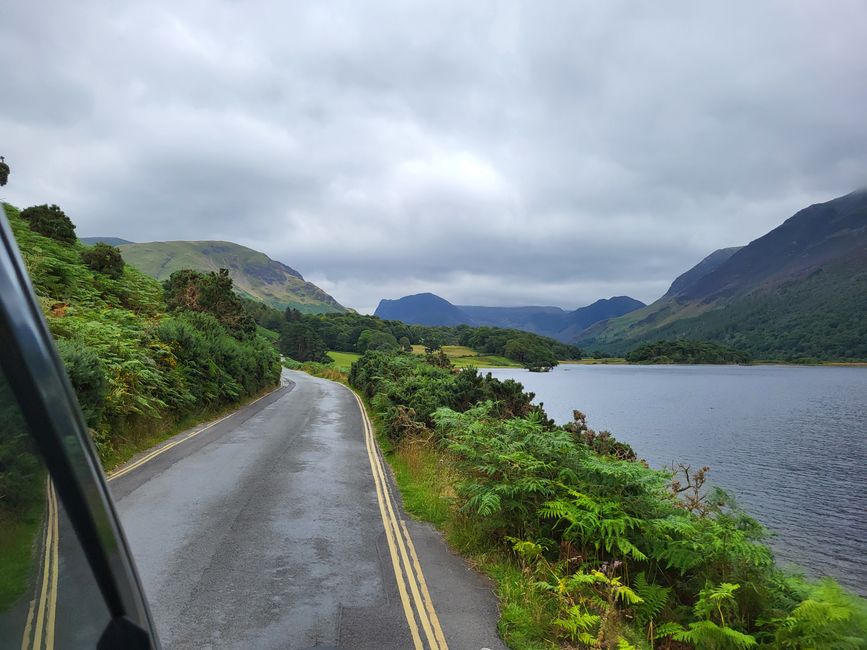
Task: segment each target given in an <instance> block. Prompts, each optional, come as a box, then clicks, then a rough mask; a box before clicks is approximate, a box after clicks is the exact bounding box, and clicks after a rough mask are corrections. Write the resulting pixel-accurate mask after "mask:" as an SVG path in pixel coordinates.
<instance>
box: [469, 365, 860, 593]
mask: <svg viewBox="0 0 867 650" xmlns="http://www.w3.org/2000/svg"><path fill="white" fill-rule="evenodd" d="M484 372H491V373H492V374H493V375H494V376H495V377H498V378H500V379H506V378H513V379H516V380H518V381H520V382H521V383H522V384H524V387H525V388H526V389H527V390H529V391H532V392H534V393H536V402H537V403H538V402H543V403H544V406H545V410H546V411H547V413H548V415H549V417H552V418H554V419H555V420H556V421H557V422H558V423H565V422H568V421H571V419H572V410H573V409H579V410H581V411H583V412H584V413H586V414H587V415H588V424H589V425H590V427H592V428H593V429H596V430H597V431H601V430H608V431H611V433H613V434H614V436H615V437H616V438H617V439H618V440H621V441H623V442H628V443H629V444H630V445H632V447H633V448H634V449H635V451H636V453H638V455H639V456H640V457H642V458H645V459H646V460H647V461H648V462H649V463H650V464H651V465H652V466H654V467H665V466H670V465H671V464H672V462H683V463H688V464H691V465H692V466H693V468H698V467H701V466H702V465H708V466H710V468H711V471H710V474H709V479H710V480H711V481H712V482H713V483H714V484H715V485H719V486H720V487H722V488H724V489H726V490H728V491H729V492H731V493H732V494H734V495H735V497H736V498H737V500H738V503H739V504H740V505H741V506H742V507H743V508H744V509H745V510H746V511H747V512H748V513H749V514H751V515H753V516H754V517H756V518H757V519H758V520H759V521H761V522H762V523H763V524H764V525H765V526H766V527H767V528H769V529H770V530H771V531H772V532H774V533H776V534H777V537H775V538H774V539H772V540H771V546H772V547H773V548H774V551H775V554H776V557H777V560H778V561H779V562H780V563H781V564H783V565H786V564H791V563H793V564H796V565H798V566H800V567H802V568H803V569H804V571H805V572H806V573H807V574H808V575H811V576H814V577H820V576H824V575H830V576H833V577H835V578H837V579H838V580H839V581H840V582H841V583H842V584H845V585H847V586H848V587H850V588H852V589H853V590H855V591H857V592H859V593H861V594H862V595H867V368H861V367H858V368H850V367H827V366H825V367H821V366H820V367H797V366H770V365H768V366H631V365H595V366H590V365H586V366H585V365H561V366H559V367H557V368H555V369H554V370H553V371H552V372H550V373H530V372H527V371H525V370H515V369H512V368H508V369H507V368H498V369H486V370H485V371H484Z"/></svg>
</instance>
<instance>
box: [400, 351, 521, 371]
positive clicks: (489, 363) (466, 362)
mask: <svg viewBox="0 0 867 650" xmlns="http://www.w3.org/2000/svg"><path fill="white" fill-rule="evenodd" d="M442 350H443V352H445V354H446V356H447V357H448V358H449V361H451V362H452V364H453V365H454V366H455V368H468V367H470V366H473V367H474V368H521V367H522V366H521V364H520V363H517V362H516V361H512V360H511V359H507V358H506V357H500V356H497V355H495V354H479V353H478V352H476V351H475V350H473V349H472V348H468V347H467V346H465V345H444V346H443V347H442ZM412 353H413V354H419V355H421V354H424V346H423V345H414V346H412Z"/></svg>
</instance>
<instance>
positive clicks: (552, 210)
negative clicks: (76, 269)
mask: <svg viewBox="0 0 867 650" xmlns="http://www.w3.org/2000/svg"><path fill="white" fill-rule="evenodd" d="M127 4H128V3H114V2H108V1H107V0H82V1H81V2H76V3H64V2H41V1H40V0H34V1H33V2H30V3H17V4H12V5H11V6H9V7H4V8H3V9H2V10H0V39H2V42H3V43H4V59H5V64H4V65H3V66H2V67H0V153H2V154H4V155H6V157H7V159H8V161H9V162H10V163H11V165H12V167H13V175H12V176H11V177H10V185H8V186H7V187H6V188H4V193H3V198H4V199H5V200H8V201H10V202H12V203H15V204H19V205H22V206H25V205H31V204H34V203H45V202H55V203H58V204H60V205H61V206H62V207H63V208H64V209H65V210H66V211H67V213H68V214H69V215H70V216H71V217H72V219H73V221H75V222H76V223H77V224H78V232H79V233H80V234H82V235H114V236H120V237H125V238H127V239H132V240H135V241H150V240H170V239H226V240H232V241H237V242H239V243H242V244H245V245H248V246H251V247H253V248H256V249H259V250H263V251H265V252H266V253H268V254H269V255H271V257H274V258H275V259H279V260H281V261H284V262H286V263H288V264H290V265H291V266H293V267H295V268H297V269H299V270H300V271H301V272H302V273H304V275H305V277H307V278H308V279H310V280H312V281H314V282H316V283H317V284H319V285H320V286H322V287H323V288H324V289H326V290H327V291H329V292H331V293H332V294H333V295H334V296H335V297H336V298H337V299H338V300H340V301H341V302H342V303H344V304H346V305H349V306H353V307H356V308H358V309H360V310H362V311H369V310H372V309H373V308H374V307H375V306H376V303H377V301H378V300H379V299H380V298H383V297H387V298H396V297H399V296H401V295H405V294H408V293H414V292H418V291H425V290H429V291H434V292H436V293H438V294H440V295H443V296H444V297H446V298H448V299H449V300H452V301H453V302H456V303H459V304H468V303H475V304H491V305H493V304H503V305H517V304H556V305H560V306H563V307H568V308H574V307H578V306H581V305H583V304H587V303H589V302H592V301H593V300H595V299H597V298H600V297H608V296H611V295H615V294H628V295H632V296H634V297H636V298H639V299H642V300H645V301H649V300H653V299H655V298H656V297H658V296H659V295H661V294H662V293H663V292H664V291H665V289H666V288H667V286H668V284H669V283H670V282H671V280H672V279H673V278H674V277H675V276H676V275H678V274H679V273H681V272H682V271H684V270H685V269H687V268H689V267H690V266H692V265H693V264H695V263H696V262H697V261H698V260H699V259H701V258H702V257H703V256H704V255H706V254H708V253H709V252H711V251H712V250H714V249H716V248H721V247H724V246H732V245H737V244H743V243H746V242H748V241H750V240H751V239H754V238H755V237H757V236H760V235H762V234H764V233H765V232H767V231H768V230H769V229H771V228H773V227H774V226H776V225H778V224H779V223H781V222H782V221H783V220H784V219H785V218H787V217H788V216H790V215H791V214H792V213H793V212H795V211H796V210H797V209H799V208H801V207H804V206H806V205H808V204H810V203H814V202H817V201H823V200H828V199H830V198H833V197H834V196H837V195H840V194H844V193H846V192H848V191H850V190H852V189H855V188H856V187H861V186H863V185H865V183H867V173H865V170H867V120H865V119H864V107H865V106H867V83H864V80H865V79H867V41H865V40H864V38H863V35H864V34H865V33H867V6H865V5H864V4H863V3H862V2H859V1H858V0H842V1H841V2H836V3H834V4H833V5H828V4H827V3H821V2H817V1H808V2H799V3H795V4H793V3H788V2H761V3H746V2H743V3H719V2H690V3H675V2H670V3H669V2H661V3H632V2H612V1H610V0H606V1H604V2H603V1H601V0H600V1H598V2H590V3H573V2H565V1H564V2H547V3H531V2H480V3H464V2H460V3H458V2H454V3H451V2H437V3H416V2H400V3H397V2H393V3H381V2H364V3H357V2H316V3H286V2H276V1H274V2H237V1H224V2H213V1H212V0H209V1H208V2H204V1H200V2H195V1H194V2H188V3H175V2H166V1H164V0H155V1H154V2H149V3H140V4H139V5H138V6H134V5H130V6H127Z"/></svg>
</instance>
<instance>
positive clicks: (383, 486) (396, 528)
mask: <svg viewBox="0 0 867 650" xmlns="http://www.w3.org/2000/svg"><path fill="white" fill-rule="evenodd" d="M352 395H353V396H354V397H355V401H356V402H358V408H359V409H360V410H361V417H362V419H363V421H364V443H365V446H366V447H367V456H368V459H369V460H370V469H371V471H372V472H373V482H374V483H375V485H376V500H377V502H378V503H379V514H380V515H381V517H382V525H383V527H384V528H385V538H386V540H387V541H388V550H389V554H390V555H391V565H392V567H393V568H394V576H395V578H396V579H397V590H398V593H399V594H400V601H401V604H402V605H403V613H404V615H405V616H406V622H407V623H408V624H409V631H410V635H411V636H412V641H413V646H414V648H415V650H424V648H425V647H427V648H429V649H430V650H448V645H447V644H446V639H445V635H444V634H443V630H442V627H441V626H440V621H439V618H437V613H436V609H435V608H434V604H433V600H431V597H430V592H429V591H428V588H427V583H426V582H425V579H424V573H422V570H421V565H420V564H419V561H418V555H417V554H416V552H415V546H414V545H413V543H412V537H410V535H409V530H407V527H406V522H405V521H404V520H403V519H398V517H397V515H396V511H397V509H396V508H395V506H394V500H393V498H392V495H391V487H390V485H389V482H388V480H387V479H386V477H385V471H384V469H383V462H382V457H381V456H380V454H379V451H378V447H377V446H376V439H375V438H374V436H373V425H372V424H371V423H370V418H369V417H367V411H366V409H365V408H364V404H363V403H362V401H361V399H359V397H358V395H356V394H355V392H354V391H352ZM419 626H420V627H421V632H420V631H419ZM421 633H423V634H424V641H426V642H427V646H426V645H425V643H424V641H423V640H422V635H421Z"/></svg>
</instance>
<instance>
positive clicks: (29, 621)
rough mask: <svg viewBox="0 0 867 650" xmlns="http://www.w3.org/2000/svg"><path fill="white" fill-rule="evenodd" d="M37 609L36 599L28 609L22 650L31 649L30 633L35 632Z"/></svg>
mask: <svg viewBox="0 0 867 650" xmlns="http://www.w3.org/2000/svg"><path fill="white" fill-rule="evenodd" d="M35 608H36V597H35V596H34V597H33V598H32V599H31V600H30V607H28V608H27V623H26V624H25V625H24V636H22V637H21V650H27V649H28V648H29V647H30V633H31V632H32V631H33V610H34V609H35Z"/></svg>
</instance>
